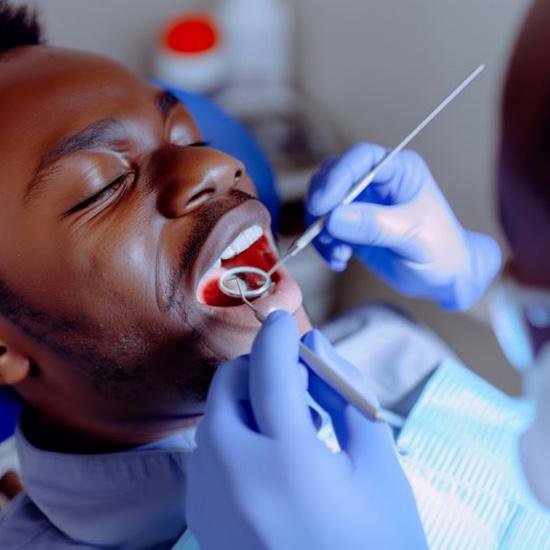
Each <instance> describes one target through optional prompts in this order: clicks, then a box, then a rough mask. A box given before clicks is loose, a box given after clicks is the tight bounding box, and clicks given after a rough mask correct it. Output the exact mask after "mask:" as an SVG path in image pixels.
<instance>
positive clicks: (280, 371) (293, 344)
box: [249, 311, 315, 438]
mask: <svg viewBox="0 0 550 550" xmlns="http://www.w3.org/2000/svg"><path fill="white" fill-rule="evenodd" d="M299 342H300V335H299V332H298V327H297V324H296V321H295V320H294V318H293V317H292V316H291V315H290V314H289V313H285V312H283V311H276V312H275V313H272V314H271V315H270V316H269V317H268V318H267V320H266V322H265V323H264V325H263V326H262V328H261V330H260V332H259V333H258V336H257V337H256V339H255V341H254V345H253V346H252V353H251V355H250V386H249V389H250V401H251V403H252V409H253V411H254V417H255V419H256V422H257V424H258V428H259V431H260V433H263V434H265V435H267V436H270V437H274V438H276V437H286V436H296V435H297V434H300V435H303V434H306V433H310V434H312V435H314V434H315V430H314V428H313V425H312V423H311V417H310V414H309V409H308V405H307V394H306V384H305V382H304V378H303V376H302V374H301V370H300V363H299V358H298V353H299V350H298V346H299Z"/></svg>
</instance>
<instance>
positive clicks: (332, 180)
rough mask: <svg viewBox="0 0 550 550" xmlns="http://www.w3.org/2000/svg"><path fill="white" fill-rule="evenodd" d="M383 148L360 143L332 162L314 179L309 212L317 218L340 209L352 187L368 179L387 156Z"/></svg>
mask: <svg viewBox="0 0 550 550" xmlns="http://www.w3.org/2000/svg"><path fill="white" fill-rule="evenodd" d="M385 155H386V149H385V148H384V147H381V146H379V145H374V144H369V143H359V144H357V145H354V146H353V147H351V148H350V149H349V150H348V151H347V152H346V153H344V154H343V155H342V156H341V157H340V158H339V159H337V160H335V161H331V162H329V163H327V164H326V165H324V166H323V168H322V169H321V170H320V171H319V172H317V174H315V175H314V176H313V178H312V180H311V184H310V189H309V193H308V199H307V209H308V211H309V212H310V213H311V214H312V215H313V216H322V215H324V214H326V213H327V212H330V211H331V210H332V209H333V208H334V207H336V206H337V205H338V204H339V203H340V202H341V201H342V199H343V198H344V197H345V195H346V193H347V192H348V191H349V190H350V188H351V187H352V186H353V185H354V184H355V183H357V182H358V181H359V180H360V179H361V178H362V177H363V176H365V175H366V174H367V173H368V172H369V171H370V170H371V169H372V168H373V166H375V165H376V164H378V162H380V160H382V158H384V156H385Z"/></svg>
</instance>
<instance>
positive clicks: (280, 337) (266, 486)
mask: <svg viewBox="0 0 550 550" xmlns="http://www.w3.org/2000/svg"><path fill="white" fill-rule="evenodd" d="M298 343H299V333H298V329H297V326H296V323H295V321H294V319H293V318H292V317H291V316H290V315H289V314H286V313H283V312H280V311H278V312H275V313H273V314H272V315H270V317H269V318H268V320H267V321H266V323H265V325H264V326H263V328H262V329H261V330H260V332H259V334H258V336H257V338H256V340H255V342H254V346H253V349H252V353H251V355H250V357H245V358H241V359H238V360H235V361H230V362H228V363H225V364H224V365H222V366H221V367H220V369H219V370H218V372H217V373H216V376H215V377H214V380H213V383H212V386H211V388H210V392H209V396H208V400H207V404H206V412H205V417H204V419H203V421H202V422H201V425H200V426H199V428H198V431H197V445H198V447H197V450H196V451H195V452H194V453H193V454H192V455H191V456H190V459H189V464H188V467H189V471H188V474H189V477H188V480H189V481H188V494H187V520H188V524H189V527H190V529H191V531H192V532H193V533H194V534H195V536H196V538H197V540H198V542H199V545H200V547H201V549H203V550H210V549H216V550H217V549H219V548H239V549H240V550H246V549H252V548H254V549H257V548H284V549H294V548H296V549H304V548H315V549H316V550H323V549H327V550H328V549H330V550H334V548H350V549H355V548H357V549H359V548H383V549H385V550H387V549H390V550H391V549H394V548H395V549H402V548H411V549H416V548H425V547H426V542H425V537H424V533H423V530H422V526H421V524H420V520H419V517H418V513H417V510H416V504H415V501H414V498H413V494H412V491H411V488H410V486H409V483H408V480H407V479H406V477H405V475H404V473H403V471H402V469H401V466H400V464H399V462H398V460H397V457H396V453H395V451H394V446H393V441H392V438H391V435H390V433H389V429H388V428H387V426H386V425H383V424H381V423H376V422H371V421H369V420H367V419H366V418H365V417H364V416H363V415H361V414H360V413H359V412H358V411H357V410H356V409H355V408H353V407H351V406H349V405H347V404H346V403H345V402H344V401H343V400H342V399H341V398H340V397H339V396H338V395H337V394H336V393H335V392H334V391H332V390H331V388H329V387H328V386H326V385H325V384H324V383H323V382H322V381H321V380H320V379H318V378H313V379H311V380H310V382H311V384H310V385H311V388H310V391H311V392H312V394H313V396H314V397H315V398H316V399H319V401H320V402H321V404H322V405H323V406H324V407H326V410H327V412H328V413H329V414H330V415H331V417H332V419H333V421H334V425H335V429H336V431H337V437H338V439H339V443H340V445H341V448H342V452H340V453H338V454H334V453H332V452H331V451H330V450H329V449H328V448H327V447H326V445H325V444H324V443H323V442H322V441H320V440H319V439H318V437H317V432H316V429H315V427H314V426H313V423H312V421H311V416H310V412H309V409H308V404H307V397H306V387H307V380H308V377H307V376H304V375H305V374H306V373H307V370H306V369H304V367H302V366H301V365H300V363H299V360H298ZM306 343H307V345H310V346H311V347H312V348H313V349H314V350H315V351H316V352H317V353H320V354H322V355H323V356H324V357H325V358H327V359H329V360H331V361H334V364H335V368H338V369H342V370H343V371H344V372H346V373H347V375H350V376H358V377H359V378H361V376H362V375H361V373H360V372H359V371H357V369H355V367H353V366H352V365H350V364H349V363H347V362H345V361H344V360H343V359H342V358H340V357H339V356H338V355H337V354H336V352H335V351H334V350H333V349H332V348H331V346H330V344H328V342H326V340H324V339H323V337H322V336H321V335H320V334H319V333H310V334H309V335H308V336H307V337H306Z"/></svg>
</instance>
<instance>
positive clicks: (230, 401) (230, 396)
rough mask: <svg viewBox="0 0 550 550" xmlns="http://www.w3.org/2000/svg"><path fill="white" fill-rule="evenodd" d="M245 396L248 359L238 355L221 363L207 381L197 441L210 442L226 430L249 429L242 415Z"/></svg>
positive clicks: (236, 432) (233, 432)
mask: <svg viewBox="0 0 550 550" xmlns="http://www.w3.org/2000/svg"><path fill="white" fill-rule="evenodd" d="M246 400H248V360H247V359H246V358H239V359H235V360H233V361H228V362H226V363H224V364H223V365H221V366H220V367H219V368H218V370H217V371H216V374H215V375H214V378H213V380H212V383H211V385H210V390H209V392H208V398H207V400H206V407H205V412H204V418H203V419H202V421H201V423H200V425H199V428H198V430H197V435H196V440H197V445H200V444H201V443H202V444H205V445H210V444H211V443H212V442H213V441H214V440H219V439H223V438H226V437H228V435H227V434H234V435H236V434H238V433H239V432H244V431H249V430H250V429H253V426H251V425H250V422H249V421H247V419H246V418H243V413H242V410H243V408H242V405H241V403H242V401H246Z"/></svg>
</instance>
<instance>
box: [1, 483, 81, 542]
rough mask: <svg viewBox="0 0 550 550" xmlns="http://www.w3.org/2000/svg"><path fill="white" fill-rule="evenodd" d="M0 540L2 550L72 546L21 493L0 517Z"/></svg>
mask: <svg viewBox="0 0 550 550" xmlns="http://www.w3.org/2000/svg"><path fill="white" fill-rule="evenodd" d="M0 541H1V542H0V547H1V548H2V550H25V549H31V548H32V550H42V549H44V550H45V549H51V548H59V549H61V548H64V547H65V545H66V546H67V547H69V546H74V545H72V544H71V542H70V541H69V540H67V538H66V537H65V536H64V535H63V534H62V533H60V532H59V531H58V530H57V529H56V528H55V527H54V526H53V525H52V524H51V523H50V522H49V521H48V519H47V518H46V516H44V514H42V512H41V511H40V510H39V509H38V508H37V506H36V505H35V504H34V503H33V502H32V500H31V499H30V498H29V497H28V496H27V495H26V494H25V493H23V494H21V495H19V496H18V497H17V498H16V499H15V500H14V501H13V502H12V503H11V504H10V505H9V506H8V508H7V509H6V510H5V511H4V512H2V513H1V514H0Z"/></svg>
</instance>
